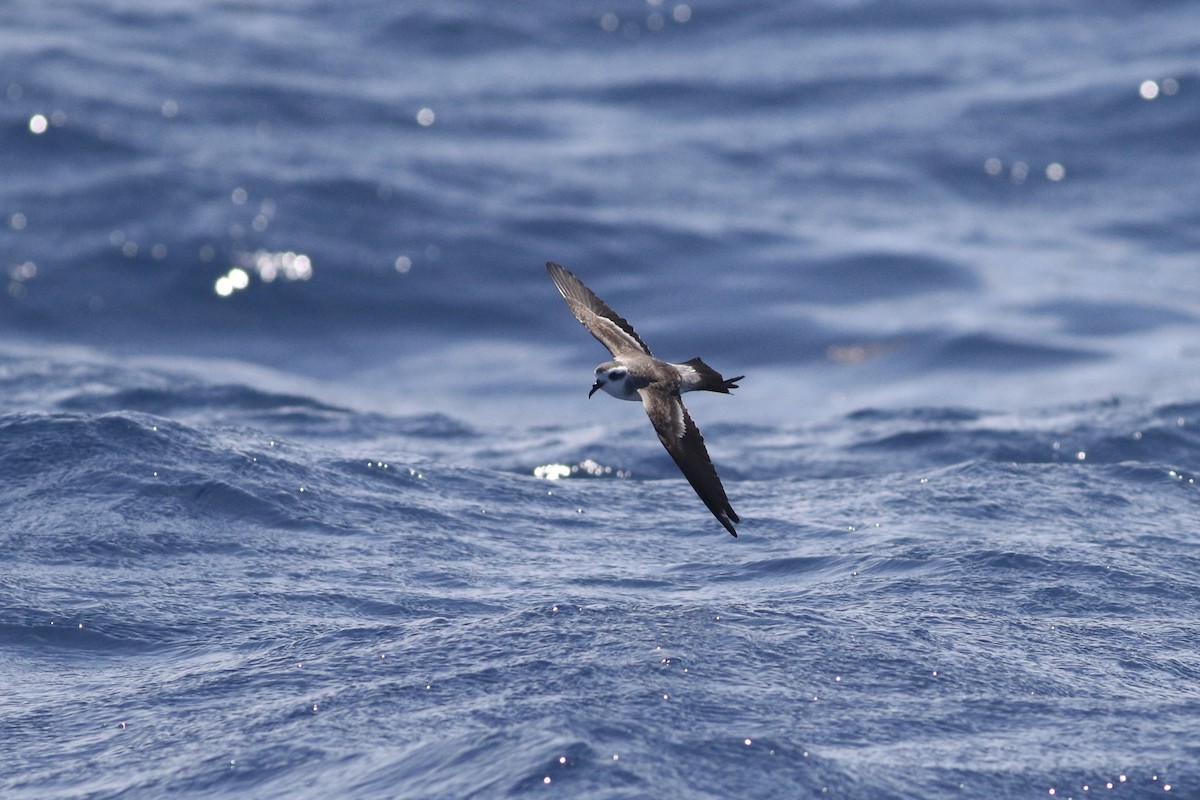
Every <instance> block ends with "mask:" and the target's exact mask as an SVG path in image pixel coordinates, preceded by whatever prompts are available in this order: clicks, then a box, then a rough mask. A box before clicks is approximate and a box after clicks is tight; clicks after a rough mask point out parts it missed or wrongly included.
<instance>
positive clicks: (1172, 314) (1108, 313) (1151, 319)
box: [1029, 300, 1196, 336]
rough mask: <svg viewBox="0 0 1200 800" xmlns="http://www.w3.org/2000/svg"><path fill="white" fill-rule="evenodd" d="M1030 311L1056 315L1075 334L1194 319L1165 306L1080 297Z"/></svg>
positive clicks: (1106, 333)
mask: <svg viewBox="0 0 1200 800" xmlns="http://www.w3.org/2000/svg"><path fill="white" fill-rule="evenodd" d="M1029 311H1030V312H1031V313H1033V314H1039V315H1041V314H1049V315H1051V316H1053V317H1056V318H1058V319H1059V320H1060V327H1061V329H1062V330H1063V331H1065V332H1066V333H1070V334H1074V335H1078V336H1119V335H1121V334H1126V333H1135V332H1141V331H1150V330H1156V329H1157V328H1160V327H1163V326H1169V325H1180V324H1184V323H1189V322H1194V321H1195V320H1196V317H1195V315H1193V314H1189V313H1187V312H1185V311H1183V310H1181V309H1176V308H1171V307H1168V306H1151V305H1137V304H1133V303H1100V302H1086V301H1082V300H1072V301H1066V300H1060V301H1055V302H1051V303H1043V304H1040V305H1036V306H1033V307H1031V308H1030V309H1029Z"/></svg>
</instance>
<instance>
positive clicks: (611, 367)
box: [588, 361, 630, 400]
mask: <svg viewBox="0 0 1200 800" xmlns="http://www.w3.org/2000/svg"><path fill="white" fill-rule="evenodd" d="M628 377H629V370H628V369H626V368H625V367H623V366H622V365H620V364H618V363H617V362H615V361H607V362H605V363H603V364H601V365H600V366H598V367H596V382H595V383H594V384H592V390H591V391H590V392H588V397H591V396H592V395H594V394H595V393H596V392H597V390H599V389H603V390H604V391H606V392H608V393H609V394H611V395H612V396H613V397H616V398H619V399H621V400H628V399H629V394H630V392H629V390H628V388H627V386H626V378H628Z"/></svg>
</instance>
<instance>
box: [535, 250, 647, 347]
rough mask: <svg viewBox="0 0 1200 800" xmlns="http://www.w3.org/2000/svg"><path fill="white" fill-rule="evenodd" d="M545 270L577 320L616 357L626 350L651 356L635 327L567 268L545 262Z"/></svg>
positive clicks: (551, 262)
mask: <svg viewBox="0 0 1200 800" xmlns="http://www.w3.org/2000/svg"><path fill="white" fill-rule="evenodd" d="M546 271H547V272H549V273H550V277H551V279H553V280H554V285H555V286H557V287H558V291H559V292H561V293H562V296H563V299H565V300H566V301H567V307H568V308H570V309H571V313H572V314H574V315H575V319H577V320H579V321H580V322H582V323H583V327H585V328H587V329H588V331H590V332H591V334H592V336H595V337H596V339H597V340H598V341H599V342H600V344H602V345H604V346H605V347H607V348H608V352H610V353H612V354H613V355H614V356H619V355H623V354H625V353H631V352H636V353H645V354H646V355H651V353H650V348H649V347H647V346H646V343H645V342H643V341H642V338H641V337H640V336H638V335H637V333H636V332H635V331H634V330H633V326H632V325H630V324H629V323H628V322H626V321H625V319H623V318H622V317H621V316H620V315H619V314H617V312H615V311H613V310H612V309H611V308H609V307H608V306H607V305H605V303H604V301H603V300H601V299H600V298H599V297H596V294H595V292H593V291H592V290H591V289H589V288H588V287H586V286H584V285H583V281H581V280H579V278H576V277H575V276H574V275H573V274H571V271H570V270H568V269H567V268H566V267H563V266H561V265H559V264H555V263H554V262H553V261H548V262H546Z"/></svg>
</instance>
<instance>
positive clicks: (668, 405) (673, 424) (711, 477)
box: [638, 386, 741, 536]
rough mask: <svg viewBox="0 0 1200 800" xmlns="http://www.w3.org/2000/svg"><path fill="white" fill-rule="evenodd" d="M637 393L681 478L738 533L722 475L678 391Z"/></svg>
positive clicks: (727, 526) (730, 530) (727, 528)
mask: <svg viewBox="0 0 1200 800" xmlns="http://www.w3.org/2000/svg"><path fill="white" fill-rule="evenodd" d="M638 394H640V395H641V396H642V405H643V406H644V407H645V408H646V414H647V415H648V416H649V417H650V421H651V422H652V423H654V430H655V432H657V433H658V440H659V441H660V442H662V444H663V447H665V448H667V452H668V453H670V454H671V458H673V459H675V463H676V464H677V465H679V469H680V471H682V472H683V477H685V478H687V480H688V483H690V484H691V485H692V488H693V489H695V490H696V494H698V495H699V496H700V499H701V500H703V501H704V505H706V506H708V510H709V511H711V512H712V513H713V516H714V517H716V518H717V520H718V521H719V522H720V523H721V524H722V525H724V526H725V530H727V531H729V532H730V533H731V534H733V535H734V536H737V531H736V530H734V527H733V523H734V522H741V520H740V519H738V515H737V514H736V513H735V512H734V510H733V506H731V505H730V504H729V498H728V497H727V496H726V494H725V487H724V486H722V485H721V478H720V477H719V476H718V475H717V470H716V467H714V466H713V463H712V459H710V458H709V457H708V450H707V449H706V448H705V447H704V437H703V436H701V435H700V429H699V428H697V427H696V423H695V422H692V417H691V415H690V414H688V410H687V408H686V407H685V406H684V405H683V401H682V400H681V399H679V393H678V392H673V391H667V390H665V389H662V388H660V387H656V386H648V387H646V388H645V389H639V390H638ZM731 520H732V522H731Z"/></svg>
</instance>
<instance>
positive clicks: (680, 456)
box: [546, 261, 746, 536]
mask: <svg viewBox="0 0 1200 800" xmlns="http://www.w3.org/2000/svg"><path fill="white" fill-rule="evenodd" d="M546 270H547V271H548V272H549V273H550V277H551V279H553V281H554V285H555V286H557V287H558V291H559V292H561V293H562V296H563V298H564V299H565V300H566V301H567V307H568V308H570V309H571V313H572V314H574V315H575V318H576V319H577V320H579V321H580V322H582V323H583V327H585V328H587V329H588V331H589V332H591V334H592V336H595V337H596V339H597V340H598V341H599V342H600V344H602V345H604V346H605V347H607V348H608V352H610V353H612V357H613V358H612V361H605V362H604V363H603V364H601V365H600V366H598V367H596V383H595V385H593V386H592V390H591V391H590V392H588V397H591V396H592V395H594V394H595V393H596V390H598V389H603V390H604V391H606V392H608V393H609V394H611V395H612V396H613V397H615V398H617V399H618V400H641V401H642V406H643V407H645V409H646V414H647V415H648V416H649V417H650V421H651V422H652V423H654V430H655V431H656V432H657V433H658V440H659V441H660V442H662V444H663V447H665V448H667V452H668V453H670V454H671V458H673V459H675V463H676V464H677V465H679V469H680V470H681V471H682V472H683V477H685V478H687V479H688V483H690V484H691V485H692V488H693V489H695V490H696V494H698V495H700V499H701V500H703V501H704V505H706V506H708V510H709V511H711V512H712V513H713V516H714V517H716V518H717V519H718V520H719V521H720V522H721V524H722V525H724V526H725V530H727V531H729V532H730V533H731V534H733V535H734V536H737V531H736V530H734V527H733V523H734V522H741V520H740V519H738V515H737V514H736V513H735V512H734V510H733V506H731V505H730V504H729V498H728V497H726V495H725V487H724V486H722V485H721V479H720V478H719V477H718V476H717V470H716V468H715V467H713V463H712V459H710V458H709V457H708V450H706V449H705V447H704V437H703V436H701V435H700V429H699V428H697V427H696V423H694V422H692V417H691V415H690V414H688V410H687V408H685V407H684V405H683V400H681V399H680V397H679V395H680V394H682V393H683V392H692V391H705V392H721V393H722V394H729V393H730V392H729V390H730V389H736V388H738V385H737V381H740V380H741V379H742V378H744V377H746V376H745V375H739V376H738V377H736V378H730V379H729V380H726V379H725V378H722V377H721V374H720V373H719V372H717V371H716V370H715V369H713V368H712V367H710V366H708V365H707V364H705V363H704V362H703V361H701V360H700V359H699V358H693V359H692V360H691V361H685V362H683V363H682V364H672V363H671V362H669V361H661V360H659V359H657V358H655V357H654V355H653V354H652V353H651V352H650V348H649V347H647V346H646V343H645V342H643V341H642V338H641V337H640V336H638V335H637V332H635V331H634V330H633V326H632V325H630V324H629V323H628V322H626V321H625V320H624V319H623V318H622V317H621V316H620V315H618V314H617V312H615V311H613V310H612V309H611V308H609V307H608V306H607V305H605V303H604V301H603V300H601V299H600V298H599V297H597V296H596V295H595V293H594V292H592V290H591V289H589V288H588V287H586V286H584V285H583V281H581V280H579V278H577V277H575V276H574V275H573V274H572V273H571V272H570V271H569V270H568V269H566V268H565V267H563V266H561V265H559V264H555V263H554V262H553V261H550V262H547V263H546Z"/></svg>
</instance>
